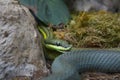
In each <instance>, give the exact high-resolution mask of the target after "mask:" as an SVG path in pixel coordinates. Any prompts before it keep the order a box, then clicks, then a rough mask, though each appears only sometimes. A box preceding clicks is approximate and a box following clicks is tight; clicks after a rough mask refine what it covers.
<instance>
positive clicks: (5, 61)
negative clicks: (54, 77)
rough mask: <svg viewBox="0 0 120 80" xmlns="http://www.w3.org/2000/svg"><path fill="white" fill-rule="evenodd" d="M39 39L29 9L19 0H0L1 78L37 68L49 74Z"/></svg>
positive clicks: (20, 74) (7, 77)
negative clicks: (20, 3)
mask: <svg viewBox="0 0 120 80" xmlns="http://www.w3.org/2000/svg"><path fill="white" fill-rule="evenodd" d="M40 41H41V40H40V34H39V32H38V30H37V28H36V22H35V20H34V18H33V16H32V15H31V14H30V12H29V10H28V9H27V8H25V7H24V6H22V5H19V3H18V1H16V0H0V80H1V79H4V80H9V79H11V77H13V76H33V74H34V72H36V71H40V72H41V73H42V74H46V73H47V72H48V70H47V68H46V65H45V60H44V55H43V50H42V46H41V42H40ZM40 77H42V76H41V75H40V76H39V78H40Z"/></svg>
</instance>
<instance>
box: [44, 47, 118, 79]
mask: <svg viewBox="0 0 120 80" xmlns="http://www.w3.org/2000/svg"><path fill="white" fill-rule="evenodd" d="M84 72H104V73H118V72H120V51H117V50H116V51H115V50H92V49H91V50H71V51H69V52H65V53H64V54H62V55H60V56H59V57H57V58H56V59H55V60H54V62H53V64H52V74H50V75H49V76H48V77H46V78H43V80H82V77H81V73H84Z"/></svg>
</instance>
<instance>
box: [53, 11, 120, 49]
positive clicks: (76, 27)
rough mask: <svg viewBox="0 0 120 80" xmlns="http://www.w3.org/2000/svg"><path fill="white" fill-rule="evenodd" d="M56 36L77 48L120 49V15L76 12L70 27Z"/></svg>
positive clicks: (61, 30) (101, 12)
mask: <svg viewBox="0 0 120 80" xmlns="http://www.w3.org/2000/svg"><path fill="white" fill-rule="evenodd" d="M54 35H55V36H56V38H59V39H63V40H66V41H68V42H70V44H72V45H73V46H74V47H76V48H89V47H90V48H91V47H93V48H111V47H112V48H115V47H120V13H110V12H105V11H99V12H76V13H74V14H72V20H71V22H70V23H69V25H67V27H65V28H64V29H58V30H57V31H54Z"/></svg>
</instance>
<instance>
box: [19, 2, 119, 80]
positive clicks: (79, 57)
mask: <svg viewBox="0 0 120 80" xmlns="http://www.w3.org/2000/svg"><path fill="white" fill-rule="evenodd" d="M19 1H20V2H21V3H23V4H25V5H26V4H28V5H33V6H34V7H36V4H37V7H36V8H37V10H38V12H37V14H36V16H37V17H39V19H40V20H41V21H43V22H44V23H46V24H48V23H52V24H54V25H56V24H57V25H58V24H60V23H67V22H68V21H69V12H68V11H67V8H66V6H65V4H64V3H63V2H62V1H63V0H31V1H33V3H29V2H31V1H29V0H19ZM43 3H44V4H43ZM61 5H62V6H61ZM63 5H64V7H63ZM39 6H40V7H39ZM56 6H57V7H56ZM43 7H44V9H43ZM61 9H62V10H61ZM63 10H64V12H62V11H63ZM67 15H68V16H67ZM38 28H39V31H40V32H41V33H42V35H43V37H44V45H45V47H47V48H49V49H53V50H57V51H59V52H61V53H63V54H62V55H60V56H58V57H57V58H56V59H55V60H54V61H53V63H52V74H50V75H49V76H48V77H45V78H43V79H42V80H82V76H81V73H84V72H88V71H96V72H105V73H118V72H120V49H119V48H118V49H117V50H116V49H108V50H107V49H106V50H100V49H78V50H75V49H71V47H72V46H71V45H69V44H68V43H67V42H66V41H63V40H57V39H54V38H53V36H52V35H51V32H50V31H48V30H47V29H46V28H44V27H38ZM70 49H71V50H70Z"/></svg>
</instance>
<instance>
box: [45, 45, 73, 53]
mask: <svg viewBox="0 0 120 80" xmlns="http://www.w3.org/2000/svg"><path fill="white" fill-rule="evenodd" d="M45 47H46V48H48V49H51V50H56V51H59V52H61V51H69V50H71V48H72V45H69V46H67V47H64V46H58V45H52V44H45Z"/></svg>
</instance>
